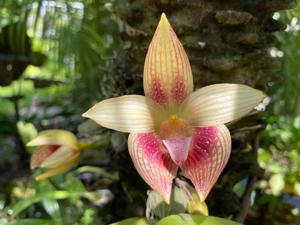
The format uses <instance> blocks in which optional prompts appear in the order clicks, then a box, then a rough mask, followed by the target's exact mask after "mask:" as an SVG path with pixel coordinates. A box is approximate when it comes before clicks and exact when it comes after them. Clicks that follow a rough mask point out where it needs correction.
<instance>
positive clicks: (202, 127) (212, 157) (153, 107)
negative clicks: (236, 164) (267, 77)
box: [83, 14, 266, 202]
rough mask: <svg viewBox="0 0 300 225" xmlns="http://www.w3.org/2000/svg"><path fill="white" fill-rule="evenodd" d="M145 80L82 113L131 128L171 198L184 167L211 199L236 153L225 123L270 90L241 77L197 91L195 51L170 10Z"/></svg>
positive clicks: (152, 178)
mask: <svg viewBox="0 0 300 225" xmlns="http://www.w3.org/2000/svg"><path fill="white" fill-rule="evenodd" d="M143 80H144V91H145V96H139V95H125V96H121V97H116V98H111V99H107V100H104V101H102V102H100V103H98V104H96V105H95V106H94V107H92V108H91V109H89V110H88V111H87V112H86V113H85V114H84V115H83V116H85V117H88V118H91V119H93V120H94V121H96V122H97V123H99V124H100V125H102V126H104V127H107V128H110V129H114V130H118V131H122V132H129V133H130V135H129V139H128V148H129V154H130V156H131V158H132V161H133V163H134V166H135V168H136V169H137V171H138V172H139V174H140V175H141V177H142V178H143V179H144V180H145V181H146V182H147V183H148V184H149V186H150V187H151V188H153V189H154V190H156V191H157V192H158V193H160V195H161V196H162V197H163V198H164V200H165V201H166V202H169V199H170V194H171V191H172V182H173V179H174V178H175V177H176V175H177V171H178V169H179V168H180V169H181V171H182V174H183V175H184V176H185V177H186V178H188V179H190V180H191V182H192V183H193V185H194V186H195V188H196V190H197V192H198V195H199V197H200V199H201V201H204V200H205V198H206V197H207V195H208V193H209V192H210V190H211V188H212V187H213V185H214V184H215V182H216V181H217V179H218V177H219V176H220V174H221V172H222V170H223V169H224V167H225V165H226V163H227V161H228V159H229V155H230V152H231V137H230V133H229V131H228V129H227V127H226V126H225V125H224V124H225V123H228V122H230V121H233V120H236V119H239V118H241V117H243V116H245V115H246V114H247V113H249V112H250V111H252V110H253V109H254V108H255V107H257V106H258V105H259V104H260V103H261V102H263V100H264V99H265V98H266V95H265V94H264V93H263V92H261V91H259V90H256V89H253V88H251V87H248V86H246V85H240V84H214V85H210V86H207V87H204V88H201V89H199V90H196V91H195V92H193V76H192V71H191V66H190V63H189V60H188V57H187V55H186V53H185V51H184V49H183V47H182V45H181V43H180V41H179V40H178V38H177V36H176V34H175V32H174V31H173V29H172V27H171V26H170V24H169V22H168V20H167V18H166V16H165V14H162V16H161V20H160V22H159V24H158V27H157V29H156V32H155V34H154V37H153V39H152V41H151V44H150V46H149V49H148V53H147V56H146V60H145V66H144V75H143Z"/></svg>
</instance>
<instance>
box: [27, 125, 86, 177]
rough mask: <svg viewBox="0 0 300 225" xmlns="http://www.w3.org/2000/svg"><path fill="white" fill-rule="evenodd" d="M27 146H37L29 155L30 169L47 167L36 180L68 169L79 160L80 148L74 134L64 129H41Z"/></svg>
mask: <svg viewBox="0 0 300 225" xmlns="http://www.w3.org/2000/svg"><path fill="white" fill-rule="evenodd" d="M27 146H37V147H38V149H37V150H36V151H35V152H34V153H33V155H32V157H31V161H30V167H31V169H35V168H38V167H41V168H47V169H49V170H48V171H46V172H45V173H43V174H41V175H38V176H37V177H36V178H35V179H36V180H38V181H39V180H44V179H46V178H48V177H51V176H55V175H58V174H60V173H63V172H65V171H67V170H68V169H70V168H71V167H72V166H74V164H76V162H77V161H78V160H79V156H80V149H81V148H80V144H79V142H78V140H77V138H76V136H75V135H74V134H73V133H71V132H69V131H66V130H46V131H42V132H40V133H39V134H38V136H37V137H35V138H34V139H33V140H31V141H30V142H29V143H28V144H27Z"/></svg>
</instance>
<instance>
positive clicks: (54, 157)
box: [40, 146, 76, 168]
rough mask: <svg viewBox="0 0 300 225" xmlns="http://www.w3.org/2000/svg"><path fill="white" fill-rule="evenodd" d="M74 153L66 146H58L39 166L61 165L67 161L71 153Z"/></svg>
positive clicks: (52, 166) (51, 166)
mask: <svg viewBox="0 0 300 225" xmlns="http://www.w3.org/2000/svg"><path fill="white" fill-rule="evenodd" d="M74 153H76V152H75V151H73V150H72V149H70V148H69V147H66V146H61V147H59V148H58V149H57V150H56V151H55V152H54V153H52V154H51V155H49V157H47V158H46V159H45V160H44V161H43V162H42V164H41V166H40V167H47V168H55V167H59V166H61V165H63V164H64V163H65V162H66V161H68V160H69V159H70V158H71V157H72V156H73V154H74Z"/></svg>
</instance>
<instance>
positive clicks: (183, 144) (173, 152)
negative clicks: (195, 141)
mask: <svg viewBox="0 0 300 225" xmlns="http://www.w3.org/2000/svg"><path fill="white" fill-rule="evenodd" d="M191 140H192V138H191V137H182V138H178V139H168V140H163V141H162V142H163V144H164V145H165V147H166V149H167V150H168V152H169V154H170V156H171V159H172V160H173V162H174V163H175V164H176V165H178V166H180V165H181V164H182V163H183V162H184V161H185V160H186V159H187V157H188V153H189V148H190V144H191Z"/></svg>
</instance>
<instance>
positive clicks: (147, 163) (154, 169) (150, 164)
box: [128, 133, 178, 202]
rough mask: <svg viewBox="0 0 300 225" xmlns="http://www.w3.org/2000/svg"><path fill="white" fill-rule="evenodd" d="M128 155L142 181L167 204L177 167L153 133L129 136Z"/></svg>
mask: <svg viewBox="0 0 300 225" xmlns="http://www.w3.org/2000/svg"><path fill="white" fill-rule="evenodd" d="M128 148H129V154H130V156H131V159H132V161H133V164H134V166H135V168H136V169H137V171H138V173H139V174H140V176H141V177H142V178H143V179H144V181H145V182H146V183H147V184H148V185H149V186H150V187H151V188H153V189H154V190H155V191H157V192H158V193H159V194H160V195H161V196H162V197H163V198H164V200H165V201H166V202H169V199H170V195H171V191H172V182H173V179H174V177H175V176H176V174H177V168H178V167H177V166H176V165H175V164H174V163H173V162H172V160H171V158H170V156H169V154H168V153H167V151H166V149H164V147H163V145H162V143H161V141H160V140H159V139H158V137H157V136H156V135H155V134H154V133H147V134H130V136H129V139H128Z"/></svg>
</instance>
